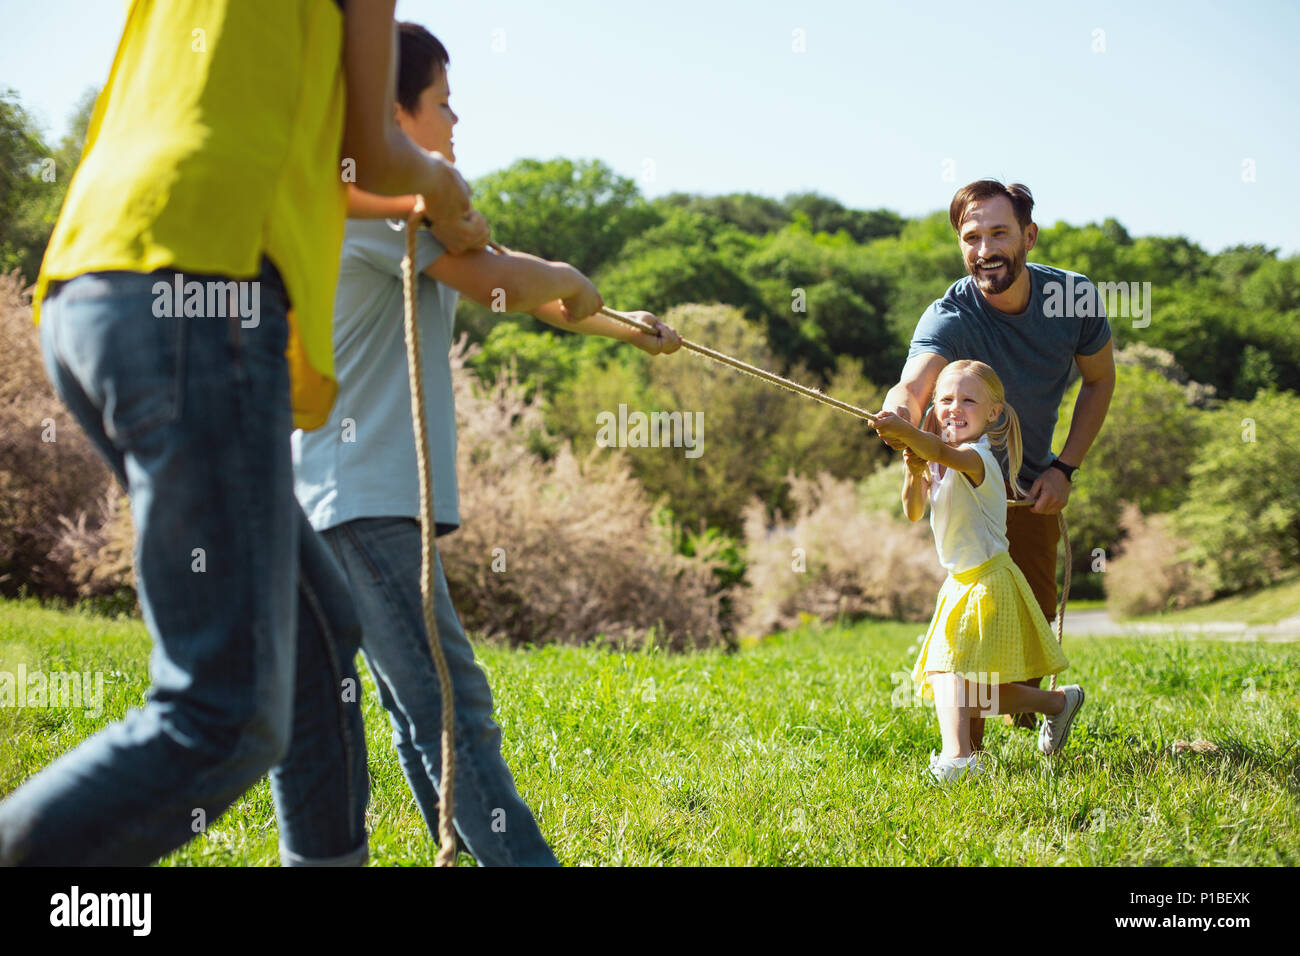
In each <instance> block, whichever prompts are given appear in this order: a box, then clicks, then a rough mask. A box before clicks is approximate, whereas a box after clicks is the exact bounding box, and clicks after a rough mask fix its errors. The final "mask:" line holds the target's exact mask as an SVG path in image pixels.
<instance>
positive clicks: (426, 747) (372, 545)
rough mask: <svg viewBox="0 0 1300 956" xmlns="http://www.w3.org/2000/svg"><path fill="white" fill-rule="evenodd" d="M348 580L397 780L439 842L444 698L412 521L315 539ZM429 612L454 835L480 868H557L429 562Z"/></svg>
mask: <svg viewBox="0 0 1300 956" xmlns="http://www.w3.org/2000/svg"><path fill="white" fill-rule="evenodd" d="M322 534H323V535H324V537H325V539H326V540H327V541H328V542H329V543H330V545H331V546H332V547H333V548H334V553H335V554H336V555H338V558H339V561H340V562H341V563H342V565H343V568H344V570H345V571H346V572H347V575H348V578H349V580H350V581H351V583H352V595H353V598H354V600H355V601H356V607H357V613H358V614H360V616H361V624H362V635H363V636H362V653H363V654H364V655H365V658H366V664H367V665H368V666H369V667H370V671H371V673H372V674H373V675H374V677H375V684H376V685H377V686H378V688H379V699H380V700H381V701H382V702H383V705H384V708H385V709H386V710H387V711H388V715H389V717H390V718H391V720H392V724H393V741H394V743H395V744H396V745H397V754H398V758H399V759H400V761H401V764H402V772H403V773H404V774H405V775H406V780H407V783H408V784H410V787H411V792H412V793H413V794H415V801H416V803H417V804H418V805H419V807H420V813H421V814H422V815H423V817H424V822H425V824H426V825H427V826H428V828H429V832H430V833H432V834H433V835H434V838H435V839H437V833H438V810H439V804H438V794H439V792H440V791H441V785H440V783H439V781H440V779H441V775H442V693H441V690H440V688H439V685H438V674H437V671H436V670H435V669H434V666H433V655H432V654H430V653H429V644H428V638H427V637H426V636H425V635H426V631H425V627H424V612H423V609H422V606H421V601H420V526H419V523H418V522H416V521H415V520H413V519H411V518H361V519H358V520H355V521H348V522H345V523H344V524H341V525H339V526H338V527H335V528H330V529H328V530H326V531H324V532H322ZM434 613H435V614H436V615H437V621H438V633H439V636H440V638H441V639H442V646H443V649H444V651H445V653H446V656H447V664H448V666H449V667H450V669H451V682H452V692H453V696H454V697H455V701H454V703H455V711H456V807H455V815H454V817H453V819H454V822H455V825H456V831H457V833H458V835H459V837H460V839H461V840H462V841H463V842H464V844H465V847H466V848H467V849H468V850H469V852H470V853H472V854H473V855H474V859H476V860H477V861H478V862H479V864H480V865H483V866H558V865H559V864H558V861H557V860H556V859H555V854H554V853H552V852H551V848H550V847H549V846H547V844H546V839H545V838H544V837H543V836H542V833H541V831H540V830H539V829H538V827H537V821H536V820H535V819H534V818H533V814H532V811H530V810H529V809H528V805H527V804H525V803H524V801H523V799H522V798H521V797H520V796H519V791H518V790H517V789H516V788H515V781H514V778H513V777H512V776H511V775H510V768H509V767H507V766H506V762H505V760H504V759H503V758H502V757H501V728H500V727H498V726H497V724H496V722H495V721H494V720H493V719H492V691H491V690H490V689H489V687H488V682H487V676H486V675H485V674H484V673H483V669H482V668H480V667H479V666H478V665H477V664H476V663H475V662H474V648H473V647H472V646H471V645H470V642H469V638H467V637H466V636H465V631H464V629H463V628H462V627H461V625H460V619H459V618H458V617H457V616H456V609H455V608H454V607H453V606H452V603H451V595H450V594H449V593H448V591H447V579H446V577H445V576H444V575H443V571H442V558H441V556H439V557H438V558H437V561H436V564H435V593H434Z"/></svg>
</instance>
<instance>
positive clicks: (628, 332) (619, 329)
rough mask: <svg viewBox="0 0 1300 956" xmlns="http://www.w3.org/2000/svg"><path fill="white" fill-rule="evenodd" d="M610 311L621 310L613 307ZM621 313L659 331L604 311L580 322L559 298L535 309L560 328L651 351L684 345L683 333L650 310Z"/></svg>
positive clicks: (654, 353) (535, 314)
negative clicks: (619, 319) (608, 315)
mask: <svg viewBox="0 0 1300 956" xmlns="http://www.w3.org/2000/svg"><path fill="white" fill-rule="evenodd" d="M609 311H611V312H613V311H617V310H614V309H610V310H609ZM618 314H619V315H626V316H630V317H631V318H634V319H640V320H641V322H642V324H643V325H649V326H652V327H653V328H655V329H657V330H659V334H658V335H650V334H649V333H647V332H642V331H641V330H640V329H634V328H632V326H630V325H624V324H623V323H622V322H615V321H614V320H613V319H610V318H606V317H605V316H603V315H592V316H588V317H587V318H585V319H583V320H582V321H580V322H572V321H570V320H569V319H567V318H565V316H564V311H563V310H562V309H561V308H560V303H559V301H558V300H557V301H555V302H548V303H546V304H545V305H543V306H542V307H541V308H538V309H534V310H533V315H534V316H536V317H537V318H539V319H541V320H542V321H543V322H545V323H547V324H548V325H553V326H555V327H556V328H557V329H564V330H566V331H569V332H578V333H581V334H582V335H603V336H605V338H607V339H615V340H616V341H619V342H625V343H627V344H628V345H635V346H636V347H637V348H639V349H641V351H643V352H649V353H650V354H651V355H659V354H661V353H666V352H675V351H677V349H678V348H680V347H681V343H682V340H681V336H679V335H678V334H677V333H676V332H675V331H674V330H673V329H671V328H669V327H668V326H666V325H664V324H663V323H662V322H660V321H659V320H658V319H657V318H655V317H654V316H653V315H651V314H650V313H649V312H619V313H618Z"/></svg>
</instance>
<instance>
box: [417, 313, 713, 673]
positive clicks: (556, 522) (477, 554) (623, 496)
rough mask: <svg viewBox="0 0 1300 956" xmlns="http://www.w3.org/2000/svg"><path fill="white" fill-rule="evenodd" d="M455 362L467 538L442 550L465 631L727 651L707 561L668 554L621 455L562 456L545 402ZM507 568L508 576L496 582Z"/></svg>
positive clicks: (460, 535) (456, 355) (662, 532)
mask: <svg viewBox="0 0 1300 956" xmlns="http://www.w3.org/2000/svg"><path fill="white" fill-rule="evenodd" d="M471 354H472V353H471V352H470V351H469V350H468V349H467V348H466V346H465V340H464V339H462V340H461V342H460V343H458V345H457V347H456V348H454V349H453V350H452V356H451V358H452V370H453V378H454V381H455V389H456V413H457V416H456V417H457V420H458V430H459V448H458V458H459V461H458V467H459V485H460V517H461V528H460V530H458V531H457V532H455V533H454V534H452V535H448V536H446V537H443V538H440V539H439V542H438V544H439V549H440V550H441V552H442V556H443V561H444V563H445V566H446V571H447V579H448V583H449V585H450V587H451V590H452V594H453V597H454V599H455V602H456V607H457V610H458V611H459V612H460V614H461V618H462V621H463V623H464V625H465V627H466V628H467V629H469V630H471V631H477V632H481V633H484V634H487V635H490V636H496V637H502V638H505V639H507V640H509V641H510V642H511V643H514V644H525V643H533V644H543V643H548V642H588V641H591V640H594V639H597V638H599V639H601V640H602V641H605V642H609V643H614V644H620V645H627V644H637V643H641V642H643V641H645V640H647V635H646V632H647V631H648V629H651V628H653V629H654V632H655V633H654V636H653V640H654V641H655V643H656V644H657V645H659V646H664V647H670V648H673V649H683V648H687V647H702V646H709V645H716V644H720V643H722V642H723V637H722V634H721V629H720V627H719V623H718V602H719V598H720V595H717V594H711V593H710V590H711V588H710V586H711V584H712V582H713V575H712V569H713V564H712V562H711V561H710V559H709V556H707V555H705V556H698V557H694V558H686V557H682V556H681V555H678V554H676V553H675V552H674V550H673V547H672V541H671V535H670V534H669V531H668V529H666V528H664V527H662V526H660V525H659V524H657V523H656V522H655V520H654V510H655V507H654V505H655V503H654V502H652V501H651V500H650V499H649V497H648V496H647V494H646V492H645V491H644V489H643V488H642V487H641V485H640V484H639V483H638V482H637V481H636V479H634V478H633V477H632V475H631V472H630V471H629V468H628V464H627V461H626V459H625V458H624V456H623V455H622V454H621V453H620V452H617V451H616V450H612V449H598V450H597V451H595V452H593V453H592V454H591V455H589V456H587V457H586V458H585V459H582V460H579V459H578V458H576V457H575V456H574V455H573V453H572V451H571V450H570V448H569V446H568V445H567V444H561V445H560V446H559V450H558V452H556V453H555V454H554V455H549V454H548V451H547V449H548V448H551V447H555V444H556V443H555V441H554V439H553V438H552V436H550V435H548V434H547V432H546V430H545V426H544V424H543V420H542V408H541V398H540V395H534V397H533V398H532V400H528V399H526V398H525V397H524V394H525V390H524V388H523V387H522V386H521V385H520V384H519V383H518V382H517V381H516V380H515V379H514V377H513V375H512V373H511V372H510V371H509V370H505V371H503V372H502V375H501V376H500V377H499V378H498V380H497V381H496V382H495V383H493V384H492V385H490V386H485V385H482V384H480V383H478V380H477V379H476V378H475V377H474V376H473V375H472V373H471V372H469V371H468V370H467V369H466V368H465V367H464V366H465V361H466V359H468V358H469V357H470V355H471ZM502 568H504V570H501V569H502Z"/></svg>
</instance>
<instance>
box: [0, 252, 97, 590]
mask: <svg viewBox="0 0 1300 956" xmlns="http://www.w3.org/2000/svg"><path fill="white" fill-rule="evenodd" d="M0 341H3V342H4V343H5V351H6V356H5V361H6V370H5V376H4V378H3V379H0V593H4V594H14V593H16V592H17V591H18V590H19V589H20V588H23V587H24V586H25V587H26V588H27V589H28V590H29V591H31V592H32V593H34V594H36V595H40V596H43V597H61V598H65V599H71V598H75V597H76V596H77V595H78V593H79V588H78V585H79V581H80V580H81V574H82V573H83V572H82V571H81V570H78V571H74V569H73V567H72V564H73V563H74V557H75V556H77V555H81V556H82V557H84V549H83V551H82V552H78V551H77V549H76V548H74V547H72V546H71V545H70V544H69V543H63V544H62V545H61V542H62V539H63V538H64V536H65V535H67V534H68V533H69V528H71V529H80V530H79V531H75V534H80V535H83V536H84V535H85V534H88V533H89V534H93V533H95V532H97V531H98V530H99V529H100V528H101V527H102V526H103V524H104V523H105V521H106V520H107V518H108V516H109V511H108V510H106V509H107V508H108V507H109V506H108V505H107V502H108V501H109V500H110V498H109V497H108V495H109V492H110V487H111V486H112V485H113V479H112V477H111V475H110V473H109V471H108V468H107V467H106V466H105V465H104V464H103V462H102V461H101V460H100V457H99V454H98V453H97V452H96V451H95V448H94V446H93V445H91V443H90V441H89V439H87V438H86V436H85V434H84V433H83V432H82V431H81V428H80V426H79V425H78V424H77V423H76V421H75V420H74V419H73V417H72V415H71V414H70V413H69V412H68V410H67V409H66V408H65V407H64V406H63V403H62V402H60V401H59V399H58V397H57V396H56V395H55V394H54V389H53V387H52V386H51V385H50V382H49V379H48V377H47V376H46V374H45V366H44V363H43V362H42V359H41V350H40V338H39V335H38V330H37V328H36V326H35V325H34V324H33V322H32V309H31V303H30V299H29V297H28V295H27V294H26V293H25V292H24V291H23V288H22V282H21V280H20V279H19V277H18V273H17V272H13V273H10V274H7V275H4V274H0ZM65 519H66V520H65ZM87 529H89V531H87ZM75 534H74V536H75Z"/></svg>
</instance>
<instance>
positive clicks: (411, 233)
mask: <svg viewBox="0 0 1300 956" xmlns="http://www.w3.org/2000/svg"><path fill="white" fill-rule="evenodd" d="M423 218H424V200H423V199H422V198H421V199H418V200H416V203H415V209H414V210H413V211H412V212H411V215H410V216H409V217H408V218H407V220H406V258H404V259H403V260H402V303H403V306H404V311H405V316H404V318H405V324H406V371H407V375H408V377H409V378H410V382H411V421H412V423H413V424H414V426H415V460H416V463H417V465H418V467H419V474H420V603H421V604H422V606H423V609H424V629H425V632H426V634H427V636H428V639H429V652H430V653H431V654H432V655H433V666H434V669H435V670H437V672H438V686H439V688H440V689H441V692H442V794H441V800H440V801H439V802H440V809H439V813H438V857H437V865H438V866H455V865H456V834H455V831H454V830H453V829H452V815H453V814H454V813H455V808H456V796H455V783H456V704H455V700H454V698H453V690H452V686H451V671H450V669H449V668H448V667H447V657H446V655H445V654H443V651H442V639H441V638H440V637H439V635H438V621H437V617H436V615H435V614H434V603H433V602H434V585H433V568H434V556H435V553H436V552H435V551H434V541H433V538H434V534H435V525H434V518H433V470H432V469H431V468H430V467H429V449H428V445H429V424H428V421H427V420H426V416H425V413H424V374H423V373H424V369H423V368H422V367H421V362H420V355H421V353H420V323H419V321H418V314H417V313H418V309H417V307H416V287H415V236H416V230H417V229H418V228H419V225H420V222H421V220H422V219H423Z"/></svg>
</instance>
